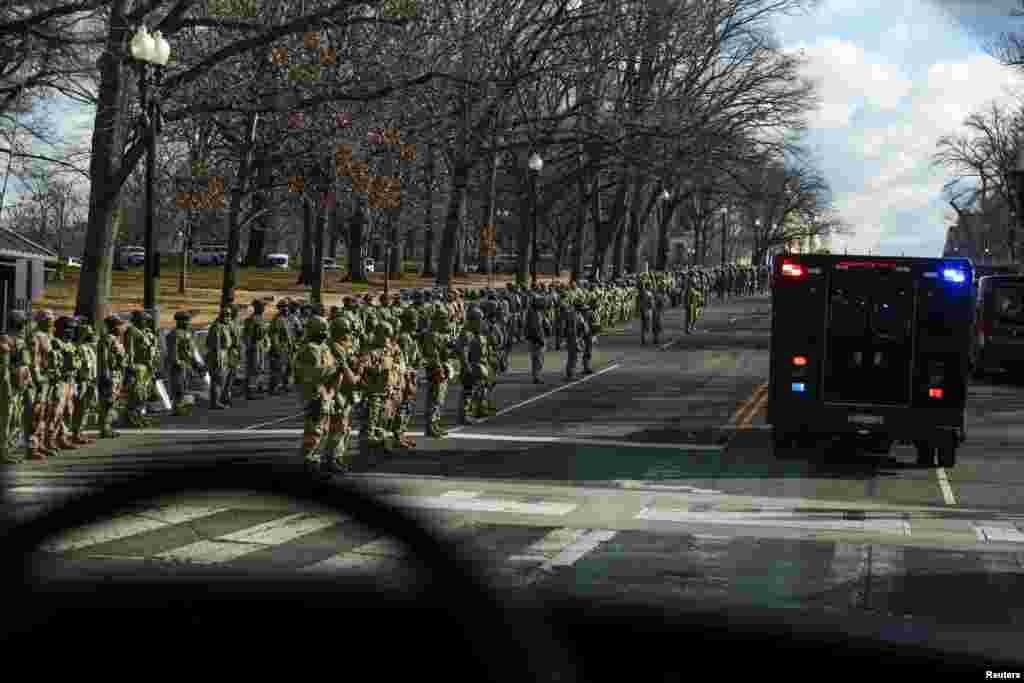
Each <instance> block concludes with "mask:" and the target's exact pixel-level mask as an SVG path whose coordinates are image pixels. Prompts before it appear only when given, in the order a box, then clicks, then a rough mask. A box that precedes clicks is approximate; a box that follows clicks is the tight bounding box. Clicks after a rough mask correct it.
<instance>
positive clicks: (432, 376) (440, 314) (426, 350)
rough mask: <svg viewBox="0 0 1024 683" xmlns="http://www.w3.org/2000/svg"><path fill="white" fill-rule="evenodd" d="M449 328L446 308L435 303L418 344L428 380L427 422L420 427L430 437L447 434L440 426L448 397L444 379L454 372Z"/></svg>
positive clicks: (446, 384) (455, 372) (447, 381)
mask: <svg viewBox="0 0 1024 683" xmlns="http://www.w3.org/2000/svg"><path fill="white" fill-rule="evenodd" d="M450 330H451V326H450V322H449V319H448V312H447V311H446V310H445V308H444V307H443V306H440V305H438V306H437V307H436V308H435V309H434V314H433V317H432V318H431V321H430V330H429V331H428V332H427V333H426V334H424V335H423V345H422V350H423V365H424V367H426V369H427V380H428V381H429V382H430V390H429V392H428V394H427V409H426V411H425V417H426V423H427V424H426V426H425V428H424V430H423V431H424V432H425V433H426V435H427V436H431V437H434V438H444V437H445V436H447V435H448V432H446V431H445V430H444V429H442V427H441V411H442V410H443V409H444V404H445V400H446V399H447V398H448V383H449V382H450V381H451V379H452V377H454V376H455V375H456V374H457V372H458V369H457V368H456V367H455V357H454V354H453V353H452V345H451V332H450Z"/></svg>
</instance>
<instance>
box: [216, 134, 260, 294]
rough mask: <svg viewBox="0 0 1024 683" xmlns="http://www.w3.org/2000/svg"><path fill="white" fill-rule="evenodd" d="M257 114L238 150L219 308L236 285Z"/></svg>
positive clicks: (232, 292) (229, 210)
mask: <svg viewBox="0 0 1024 683" xmlns="http://www.w3.org/2000/svg"><path fill="white" fill-rule="evenodd" d="M258 124H259V114H251V115H250V116H249V121H248V126H247V129H248V130H247V137H246V138H245V141H244V142H243V143H242V147H241V148H240V150H239V152H240V153H239V155H238V156H239V159H238V179H237V183H236V186H235V188H234V192H233V193H232V194H231V207H230V208H229V209H228V254H227V258H225V259H224V283H223V285H222V287H221V306H225V305H227V304H228V303H229V302H231V301H233V300H234V292H235V286H236V285H237V283H238V249H239V247H240V246H241V241H242V226H241V225H240V224H239V222H238V214H239V212H240V211H241V208H242V197H243V196H244V195H245V185H246V182H247V180H248V178H249V172H250V171H251V170H252V164H251V159H252V150H253V147H254V146H255V144H256V126H257V125H258Z"/></svg>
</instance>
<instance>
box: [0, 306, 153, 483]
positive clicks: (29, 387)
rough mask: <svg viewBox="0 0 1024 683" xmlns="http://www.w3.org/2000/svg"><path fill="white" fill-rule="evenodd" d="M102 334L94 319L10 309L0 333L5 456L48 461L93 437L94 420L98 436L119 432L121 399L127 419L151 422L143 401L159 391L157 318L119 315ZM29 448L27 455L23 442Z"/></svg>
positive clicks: (0, 437)
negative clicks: (115, 425) (90, 434)
mask: <svg viewBox="0 0 1024 683" xmlns="http://www.w3.org/2000/svg"><path fill="white" fill-rule="evenodd" d="M103 322H104V329H103V334H101V335H100V336H99V337H98V338H97V335H96V330H95V328H94V326H93V324H92V323H91V321H89V320H87V319H84V318H76V317H71V316H62V317H60V318H56V319H55V316H54V314H53V312H52V311H49V310H41V311H38V312H37V313H36V314H35V315H34V316H33V320H32V321H31V322H30V321H29V319H28V316H27V315H26V314H25V313H24V312H22V311H13V312H12V313H11V314H10V316H9V320H8V331H7V334H4V335H0V461H2V462H3V463H7V464H12V463H19V462H22V461H23V460H24V459H26V458H27V459H28V460H34V461H43V462H45V461H46V460H47V459H48V458H52V457H56V456H59V455H60V453H61V451H66V450H75V449H77V448H79V447H81V446H87V445H90V444H92V443H94V440H93V439H91V438H88V437H86V436H85V435H84V434H83V430H84V429H85V428H86V426H87V425H88V424H89V423H90V422H91V420H93V419H96V421H97V423H98V426H99V431H100V436H101V437H103V438H113V437H117V436H119V433H118V432H115V431H114V429H113V423H114V421H115V418H116V416H117V414H118V412H119V410H120V408H121V406H122V405H127V408H128V424H130V425H132V426H145V425H148V424H150V423H151V422H150V419H149V418H148V417H147V415H146V404H147V403H148V402H149V401H150V400H152V399H153V398H154V397H155V394H156V381H155V380H156V373H155V371H154V368H155V367H156V366H157V365H158V364H159V362H160V351H159V349H160V345H159V337H158V333H157V331H156V326H155V323H154V321H153V318H152V316H150V315H148V314H146V313H143V312H136V313H135V314H133V315H132V324H131V325H130V326H129V325H127V324H126V323H125V321H124V320H121V319H119V318H117V317H115V316H111V317H108V318H107V319H106V320H104V321H103ZM20 447H23V448H24V449H25V451H24V454H22V453H20V452H19V448H20Z"/></svg>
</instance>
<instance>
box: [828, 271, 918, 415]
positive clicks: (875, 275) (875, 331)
mask: <svg viewBox="0 0 1024 683" xmlns="http://www.w3.org/2000/svg"><path fill="white" fill-rule="evenodd" d="M914 284H915V283H914V279H913V274H912V272H911V268H910V267H909V266H908V265H903V264H901V263H900V262H898V261H884V260H879V261H840V262H837V263H836V264H834V267H833V269H832V274H831V278H830V282H829V292H828V299H829V305H828V325H827V333H826V342H825V374H824V378H823V382H822V389H823V393H824V400H825V401H826V402H829V403H848V404H878V405H895V406H905V405H909V403H910V397H911V381H912V372H913V332H914V325H913V321H914Z"/></svg>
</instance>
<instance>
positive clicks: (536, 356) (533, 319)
mask: <svg viewBox="0 0 1024 683" xmlns="http://www.w3.org/2000/svg"><path fill="white" fill-rule="evenodd" d="M545 322H546V321H545V319H544V302H543V301H541V300H540V299H533V301H532V307H531V309H530V311H529V313H528V314H527V318H526V324H525V328H524V331H523V334H524V335H525V337H526V340H527V341H528V342H529V344H530V369H531V371H532V373H533V383H534V384H540V383H541V379H540V373H541V372H543V370H544V350H545V346H546V345H547V336H548V334H549V328H547V327H546V326H545Z"/></svg>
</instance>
